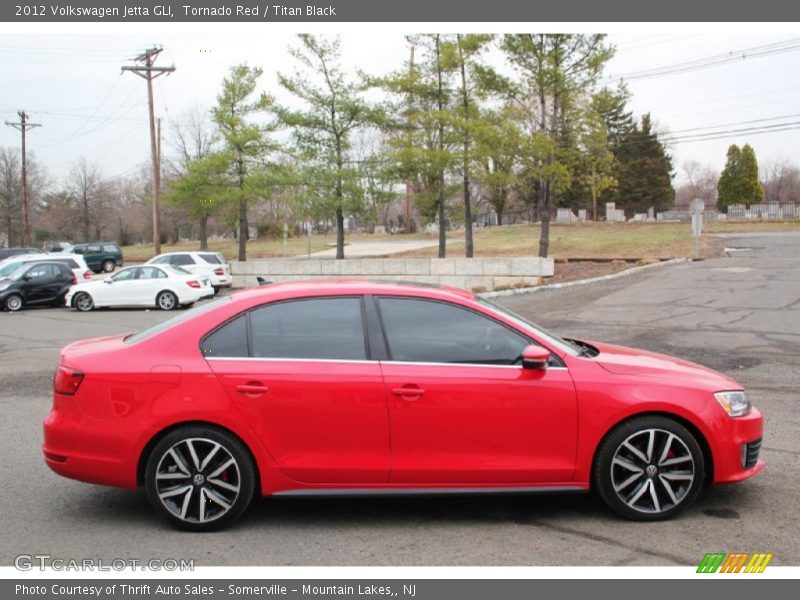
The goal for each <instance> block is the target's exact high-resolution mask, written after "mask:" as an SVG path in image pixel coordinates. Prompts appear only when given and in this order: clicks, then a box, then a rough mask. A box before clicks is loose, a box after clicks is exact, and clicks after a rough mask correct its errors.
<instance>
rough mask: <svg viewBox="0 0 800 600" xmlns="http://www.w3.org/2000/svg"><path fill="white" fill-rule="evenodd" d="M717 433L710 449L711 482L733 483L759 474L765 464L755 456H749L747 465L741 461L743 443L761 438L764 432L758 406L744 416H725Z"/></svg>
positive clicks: (762, 419)
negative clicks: (711, 461)
mask: <svg viewBox="0 0 800 600" xmlns="http://www.w3.org/2000/svg"><path fill="white" fill-rule="evenodd" d="M724 419H726V420H725V421H723V426H722V427H721V428H720V429H722V431H720V434H719V435H718V436H717V437H716V444H715V447H714V448H713V455H714V456H713V459H714V479H713V481H714V483H736V482H737V481H743V480H745V479H748V478H750V477H752V476H753V475H756V474H757V473H760V472H761V471H763V470H764V467H765V466H766V465H765V463H764V461H763V460H762V459H760V458H758V457H755V459H754V457H753V456H752V453H751V457H750V461H749V463H748V466H745V465H744V464H743V462H742V446H743V445H747V444H752V443H754V442H757V441H760V440H761V439H762V437H763V435H764V418H763V416H762V415H761V412H759V411H758V410H757V409H755V408H754V409H752V410H751V411H750V412H749V413H748V414H747V415H745V416H743V417H736V418H730V417H728V416H727V415H725V416H724Z"/></svg>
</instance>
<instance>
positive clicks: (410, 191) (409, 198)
mask: <svg viewBox="0 0 800 600" xmlns="http://www.w3.org/2000/svg"><path fill="white" fill-rule="evenodd" d="M408 75H409V78H411V77H412V76H413V75H414V46H411V59H410V60H409V63H408ZM412 102H413V100H412V96H411V94H410V93H409V94H408V99H407V101H406V123H407V125H408V127H409V129H410V127H411V109H412ZM413 199H414V181H413V180H412V179H411V178H410V177H409V178H408V179H406V223H405V225H406V233H413V230H414V227H413V223H412V220H411V219H412V214H411V213H412V211H411V203H412V202H413Z"/></svg>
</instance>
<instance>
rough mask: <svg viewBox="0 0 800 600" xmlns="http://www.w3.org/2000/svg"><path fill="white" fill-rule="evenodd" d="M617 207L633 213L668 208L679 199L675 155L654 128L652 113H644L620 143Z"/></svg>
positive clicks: (617, 173)
mask: <svg viewBox="0 0 800 600" xmlns="http://www.w3.org/2000/svg"><path fill="white" fill-rule="evenodd" d="M615 156H616V168H615V169H614V171H615V172H614V178H615V179H616V180H617V189H616V194H615V195H614V197H615V201H616V203H617V208H623V209H625V210H627V211H628V212H629V213H634V212H638V213H643V212H647V210H648V209H649V208H651V207H652V208H655V209H656V210H665V209H667V208H669V207H670V206H672V204H673V202H674V200H675V189H674V188H673V187H672V158H671V157H670V156H669V154H667V151H666V148H665V147H664V145H663V144H662V143H661V142H660V141H659V139H658V134H657V133H656V132H654V131H653V130H652V123H651V120H650V115H649V114H645V115H644V116H643V117H642V121H641V124H640V125H634V126H633V128H632V129H631V130H630V131H629V132H628V134H627V135H625V137H624V138H622V139H621V140H620V142H619V143H618V144H617V146H616V152H615Z"/></svg>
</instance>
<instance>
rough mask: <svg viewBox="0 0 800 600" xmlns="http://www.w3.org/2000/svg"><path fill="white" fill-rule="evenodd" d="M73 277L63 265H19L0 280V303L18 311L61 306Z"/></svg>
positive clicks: (7, 308)
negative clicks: (44, 305) (44, 306)
mask: <svg viewBox="0 0 800 600" xmlns="http://www.w3.org/2000/svg"><path fill="white" fill-rule="evenodd" d="M75 281H76V279H75V274H74V273H73V272H72V270H71V269H70V268H69V267H68V266H67V265H65V264H64V263H63V262H55V261H44V262H38V261H37V262H35V263H33V264H31V265H28V264H22V265H20V267H19V268H18V269H16V270H15V271H14V272H13V273H12V274H11V275H10V276H9V277H8V278H6V279H0V304H2V305H3V306H4V307H5V308H6V310H10V311H12V312H14V311H18V310H20V309H21V308H23V307H26V306H41V305H43V304H49V305H50V306H61V305H62V304H64V296H65V295H66V293H67V290H69V288H70V286H71V285H73V284H74V283H75Z"/></svg>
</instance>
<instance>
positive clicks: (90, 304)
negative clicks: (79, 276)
mask: <svg viewBox="0 0 800 600" xmlns="http://www.w3.org/2000/svg"><path fill="white" fill-rule="evenodd" d="M72 306H74V307H75V308H77V309H78V310H79V311H81V312H89V311H90V310H92V309H93V308H94V300H93V299H92V297H91V296H90V295H89V294H87V293H86V292H79V293H78V294H76V295H75V297H74V298H73V299H72Z"/></svg>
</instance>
